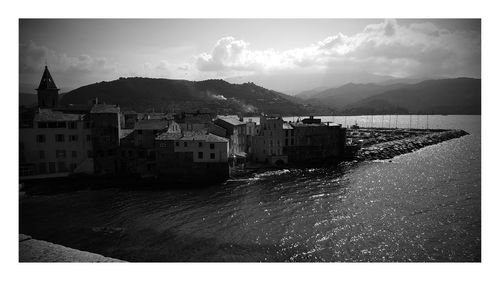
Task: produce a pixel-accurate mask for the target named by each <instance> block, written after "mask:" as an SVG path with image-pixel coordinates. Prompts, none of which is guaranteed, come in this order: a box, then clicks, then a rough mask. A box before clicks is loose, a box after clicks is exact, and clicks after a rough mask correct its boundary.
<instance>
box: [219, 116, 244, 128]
mask: <svg viewBox="0 0 500 281" xmlns="http://www.w3.org/2000/svg"><path fill="white" fill-rule="evenodd" d="M217 119H219V120H222V121H224V122H226V123H228V124H231V125H233V126H239V125H244V124H245V122H242V121H240V118H239V117H238V116H236V115H218V116H217Z"/></svg>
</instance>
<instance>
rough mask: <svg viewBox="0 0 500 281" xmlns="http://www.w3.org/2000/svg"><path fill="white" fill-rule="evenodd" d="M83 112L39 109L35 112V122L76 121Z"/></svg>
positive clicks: (80, 118) (81, 116) (81, 117)
mask: <svg viewBox="0 0 500 281" xmlns="http://www.w3.org/2000/svg"><path fill="white" fill-rule="evenodd" d="M83 116H84V115H83V114H67V113H63V112H60V111H52V110H51V109H40V110H39V111H38V112H37V113H36V114H35V119H34V120H35V122H44V121H78V120H82V119H83Z"/></svg>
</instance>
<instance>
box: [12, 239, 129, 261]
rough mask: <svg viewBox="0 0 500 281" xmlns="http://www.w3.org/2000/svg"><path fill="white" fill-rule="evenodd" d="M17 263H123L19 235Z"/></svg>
mask: <svg viewBox="0 0 500 281" xmlns="http://www.w3.org/2000/svg"><path fill="white" fill-rule="evenodd" d="M19 262H124V261H122V260H118V259H113V258H108V257H105V256H101V255H99V254H94V253H90V252H85V251H80V250H76V249H72V248H68V247H65V246H62V245H58V244H54V243H50V242H46V241H42V240H36V239H33V238H31V236H28V235H24V234H19Z"/></svg>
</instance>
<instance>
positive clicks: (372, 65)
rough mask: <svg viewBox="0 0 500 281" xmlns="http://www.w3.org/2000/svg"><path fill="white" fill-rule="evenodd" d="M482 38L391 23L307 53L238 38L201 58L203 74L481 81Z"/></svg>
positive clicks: (227, 40) (331, 38)
mask: <svg viewBox="0 0 500 281" xmlns="http://www.w3.org/2000/svg"><path fill="white" fill-rule="evenodd" d="M480 55H481V36H480V34H478V33H477V32H472V31H467V32H465V31H454V32H450V31H449V30H446V29H443V28H440V27H438V26H436V25H434V24H432V23H429V22H427V23H414V24H410V25H400V24H398V22H397V21H396V20H385V21H383V22H380V23H377V24H370V25H368V26H366V27H365V28H364V30H363V32H360V33H357V34H354V35H352V36H347V35H344V34H342V33H338V34H337V35H333V36H329V37H327V38H325V39H323V40H321V41H319V42H317V43H312V44H311V45H309V46H305V47H303V48H297V49H290V50H285V51H281V52H278V51H275V50H273V49H267V50H254V49H252V48H251V45H250V43H249V42H245V41H243V40H238V39H236V38H233V37H224V38H221V39H220V40H218V41H217V43H216V44H215V46H214V48H213V49H212V50H211V52H210V53H202V54H200V55H199V56H198V58H197V61H196V67H197V69H198V70H199V71H201V72H212V73H218V74H219V76H220V75H221V74H226V75H234V74H235V73H251V74H257V73H264V72H268V73H269V72H271V73H272V72H273V71H282V70H294V71H299V70H305V69H307V70H309V71H318V72H322V71H325V70H329V71H331V70H332V69H333V70H335V71H337V72H342V71H358V72H359V71H370V72H371V73H377V74H379V75H392V76H412V75H416V76H474V77H478V76H480V64H481V61H480Z"/></svg>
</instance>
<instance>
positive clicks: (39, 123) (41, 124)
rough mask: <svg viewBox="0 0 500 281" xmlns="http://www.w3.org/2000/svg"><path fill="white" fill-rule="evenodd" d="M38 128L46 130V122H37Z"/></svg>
mask: <svg viewBox="0 0 500 281" xmlns="http://www.w3.org/2000/svg"><path fill="white" fill-rule="evenodd" d="M38 128H47V122H38Z"/></svg>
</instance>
